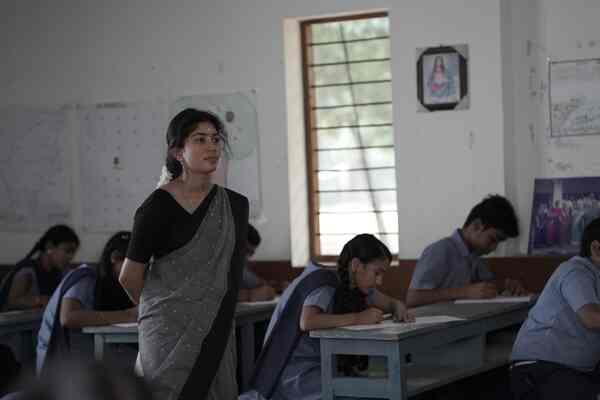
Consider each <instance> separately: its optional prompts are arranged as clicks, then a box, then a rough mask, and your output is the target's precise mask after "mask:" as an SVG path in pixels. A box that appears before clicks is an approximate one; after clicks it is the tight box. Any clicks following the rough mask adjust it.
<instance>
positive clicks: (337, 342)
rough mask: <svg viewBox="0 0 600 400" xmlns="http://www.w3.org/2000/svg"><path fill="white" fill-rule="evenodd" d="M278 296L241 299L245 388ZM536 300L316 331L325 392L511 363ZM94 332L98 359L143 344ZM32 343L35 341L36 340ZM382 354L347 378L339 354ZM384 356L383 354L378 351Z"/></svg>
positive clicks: (388, 393)
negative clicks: (422, 320) (430, 320)
mask: <svg viewBox="0 0 600 400" xmlns="http://www.w3.org/2000/svg"><path fill="white" fill-rule="evenodd" d="M275 305H276V303H275V302H263V303H240V304H238V307H237V310H236V316H235V320H236V327H237V328H239V332H240V336H241V337H240V343H241V349H240V350H241V353H240V357H241V359H240V364H241V378H242V382H241V386H242V387H241V389H242V390H245V389H247V387H248V381H249V379H250V377H251V375H252V371H253V367H254V354H255V353H254V352H255V349H254V343H255V342H254V324H255V323H256V322H259V321H268V320H269V319H270V317H271V314H272V312H273V310H274V308H275ZM532 306H533V301H531V302H520V303H475V304H454V303H439V304H433V305H428V306H424V307H418V308H415V309H414V313H415V314H416V316H417V317H423V316H440V315H444V316H450V317H457V318H463V319H462V320H458V321H454V322H446V323H440V324H402V325H401V326H394V327H386V328H378V329H371V330H361V331H353V330H348V329H344V328H337V329H325V330H318V331H312V332H311V333H310V334H311V336H312V337H316V338H319V340H320V344H321V362H322V382H323V384H322V387H323V399H324V400H333V399H334V398H335V397H337V396H348V397H368V398H390V399H407V398H408V397H411V396H414V395H417V394H419V393H423V392H426V391H429V390H433V389H435V388H438V387H440V386H443V385H446V384H449V383H451V382H453V381H456V380H459V379H462V378H465V377H469V376H473V375H476V374H479V373H482V372H485V371H487V370H490V369H493V368H496V367H499V366H502V365H506V364H508V361H509V356H510V351H511V349H512V344H513V341H514V337H515V335H516V332H517V330H518V327H519V325H520V324H521V323H522V322H523V321H524V320H525V318H526V317H527V313H528V311H529V309H530V308H531V307H532ZM40 318H41V312H40V311H24V312H14V313H4V314H0V335H1V334H3V333H15V332H19V333H21V335H22V342H21V343H22V344H23V345H25V344H27V342H28V340H31V336H32V335H33V334H34V333H37V329H38V327H39V321H40ZM83 332H84V333H88V334H92V335H94V352H95V357H96V359H102V358H103V355H104V346H105V344H108V343H137V342H138V331H137V325H136V324H120V325H111V326H99V327H87V328H84V329H83ZM29 343H31V342H29ZM339 354H356V355H368V356H376V359H379V360H384V362H383V363H381V365H380V367H381V368H379V370H378V369H377V368H374V371H372V373H371V374H370V375H369V377H359V378H353V377H343V376H338V375H337V373H336V370H337V368H336V363H335V360H336V357H335V356H336V355H339ZM377 356H379V357H377Z"/></svg>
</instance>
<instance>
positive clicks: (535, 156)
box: [501, 0, 546, 254]
mask: <svg viewBox="0 0 600 400" xmlns="http://www.w3.org/2000/svg"><path fill="white" fill-rule="evenodd" d="M540 3H541V0H527V1H520V0H506V1H503V2H502V24H501V35H502V61H503V69H502V83H503V88H504V92H503V104H504V122H505V125H504V128H505V129H504V156H505V182H506V187H507V193H506V195H507V196H508V198H510V199H511V201H512V202H513V204H514V205H515V209H516V212H517V214H518V217H519V220H520V228H521V235H520V238H519V239H518V240H512V241H508V242H507V245H506V247H507V249H506V253H507V254H519V253H526V252H527V244H528V237H529V235H528V233H529V225H530V218H531V203H532V198H533V197H532V196H533V180H534V178H535V177H536V176H539V174H540V163H541V161H540V152H539V148H538V142H541V141H542V134H541V132H542V131H543V127H544V113H543V111H544V106H543V104H544V99H545V96H544V94H543V93H542V92H540V91H538V90H536V87H539V82H540V80H542V79H545V75H544V71H545V70H546V69H545V68H546V67H545V58H544V57H543V56H541V55H540V54H539V52H536V51H535V50H534V47H533V45H532V43H540V42H542V41H543V31H542V23H541V12H542V8H541V4H540Z"/></svg>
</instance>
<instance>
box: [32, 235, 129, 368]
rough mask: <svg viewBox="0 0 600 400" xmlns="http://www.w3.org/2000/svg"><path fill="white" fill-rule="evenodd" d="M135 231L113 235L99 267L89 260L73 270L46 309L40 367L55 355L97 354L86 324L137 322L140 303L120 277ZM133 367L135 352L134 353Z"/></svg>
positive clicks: (49, 361)
mask: <svg viewBox="0 0 600 400" xmlns="http://www.w3.org/2000/svg"><path fill="white" fill-rule="evenodd" d="M130 238H131V234H130V233H129V232H124V231H123V232H118V233H116V234H115V235H113V236H112V237H111V238H110V239H109V240H108V242H107V243H106V246H105V247H104V250H103V252H102V256H101V259H100V263H99V265H98V268H94V267H91V266H88V265H86V264H83V265H81V266H80V267H78V268H76V269H74V270H73V271H71V272H69V273H68V274H67V275H66V276H65V278H64V279H63V280H62V282H61V283H60V285H59V286H58V288H57V289H56V291H55V292H54V294H53V295H52V297H51V298H50V301H49V302H48V306H47V307H46V309H45V311H44V317H43V320H42V324H41V326H40V331H39V335H38V344H37V371H38V373H41V372H42V371H43V370H45V369H47V368H49V366H51V365H52V363H53V360H54V359H59V358H61V357H60V356H61V355H62V356H65V355H69V356H70V357H75V358H91V357H93V354H94V352H93V338H92V336H90V335H85V334H82V333H81V332H80V331H79V330H80V329H81V328H82V327H85V326H98V325H110V324H115V323H120V322H134V321H135V320H136V318H137V307H133V303H132V302H131V300H130V299H129V297H128V296H127V293H126V292H125V291H124V290H123V288H122V287H121V285H120V284H119V281H118V276H119V272H120V270H121V267H122V265H123V260H124V259H125V254H126V251H127V246H128V245H129V240H130ZM131 358H132V360H131V367H133V360H134V358H135V354H133V356H132V357H131Z"/></svg>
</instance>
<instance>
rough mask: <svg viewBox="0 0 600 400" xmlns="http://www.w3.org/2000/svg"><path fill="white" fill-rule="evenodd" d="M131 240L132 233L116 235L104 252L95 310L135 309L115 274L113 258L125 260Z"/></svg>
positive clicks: (99, 272)
mask: <svg viewBox="0 0 600 400" xmlns="http://www.w3.org/2000/svg"><path fill="white" fill-rule="evenodd" d="M130 240H131V232H128V231H120V232H117V233H115V234H114V235H113V236H112V237H111V238H110V239H108V242H106V245H105V246H104V250H102V255H101V256H100V262H99V263H98V269H97V271H98V279H97V280H96V293H95V301H94V302H95V304H94V309H95V310H102V311H114V310H124V309H126V308H129V307H133V303H132V302H131V299H130V298H129V296H127V293H126V292H125V290H124V289H123V287H122V286H121V284H120V283H119V281H118V279H117V278H116V277H115V276H114V274H113V262H112V258H113V257H116V258H118V259H124V258H125V255H126V253H127V247H128V246H129V241H130Z"/></svg>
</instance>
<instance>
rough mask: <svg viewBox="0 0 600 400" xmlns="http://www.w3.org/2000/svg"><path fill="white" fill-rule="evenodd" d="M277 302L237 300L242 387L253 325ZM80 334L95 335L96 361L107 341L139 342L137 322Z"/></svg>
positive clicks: (250, 359) (248, 372)
mask: <svg viewBox="0 0 600 400" xmlns="http://www.w3.org/2000/svg"><path fill="white" fill-rule="evenodd" d="M276 305H277V301H276V300H275V301H268V302H257V303H238V305H237V309H236V312H235V325H236V328H238V329H239V330H240V343H241V346H240V347H241V348H240V367H241V379H242V382H241V388H240V389H241V390H245V389H246V388H247V387H248V382H249V380H250V378H251V377H252V372H253V370H254V354H255V348H254V324H255V323H256V322H260V321H268V320H269V319H270V318H271V314H272V313H273V310H274V309H275V306H276ZM82 331H83V333H89V334H93V335H94V356H95V358H96V360H102V358H103V357H104V345H105V344H106V343H138V328H137V325H132V326H118V325H108V326H90V327H86V328H83V329H82Z"/></svg>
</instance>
